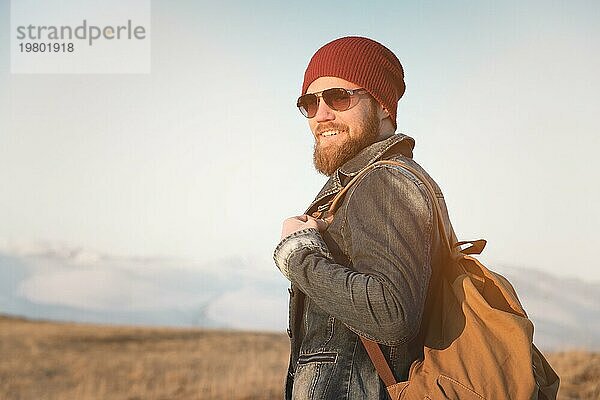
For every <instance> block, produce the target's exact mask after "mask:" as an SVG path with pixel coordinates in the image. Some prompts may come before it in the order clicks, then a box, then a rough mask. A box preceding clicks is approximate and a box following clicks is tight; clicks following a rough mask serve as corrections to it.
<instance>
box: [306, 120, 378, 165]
mask: <svg viewBox="0 0 600 400" xmlns="http://www.w3.org/2000/svg"><path fill="white" fill-rule="evenodd" d="M369 116H370V117H369V118H368V119H367V120H365V121H364V124H362V125H359V126H356V127H355V128H354V130H353V131H352V132H350V130H349V127H348V125H345V124H339V123H334V122H330V123H324V124H322V125H319V126H318V127H317V129H316V133H317V139H315V148H314V153H313V161H314V164H315V168H316V169H317V171H319V172H320V173H322V174H323V175H326V176H331V175H333V173H334V172H335V171H336V170H337V169H338V168H339V167H341V166H342V165H344V164H345V163H346V162H347V161H349V160H351V159H352V158H354V156H356V155H357V154H358V153H359V152H360V151H361V150H362V149H364V148H365V147H367V146H370V145H372V144H373V143H375V142H376V141H377V140H378V138H379V120H378V118H377V114H376V113H375V112H372V113H369ZM327 130H338V131H340V132H341V134H344V135H346V140H344V142H342V143H340V144H337V145H334V144H332V145H330V146H326V147H323V146H322V145H321V144H320V140H321V136H320V132H325V131H327Z"/></svg>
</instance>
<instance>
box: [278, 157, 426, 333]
mask: <svg viewBox="0 0 600 400" xmlns="http://www.w3.org/2000/svg"><path fill="white" fill-rule="evenodd" d="M346 197H347V198H346V199H345V202H347V207H342V208H340V210H339V211H338V214H336V218H343V219H344V220H343V227H342V235H343V240H344V247H345V248H346V252H347V256H348V257H349V258H350V260H351V265H349V266H344V265H340V264H337V263H335V261H334V260H333V257H332V256H331V254H330V252H329V250H328V248H327V245H326V243H325V241H324V240H323V238H322V237H321V235H320V233H319V232H318V231H317V230H316V229H312V228H310V229H305V230H302V231H299V232H296V233H294V234H292V235H290V236H288V237H286V238H284V239H283V240H282V241H281V242H280V243H279V245H278V246H277V248H276V250H275V262H276V264H277V266H278V267H279V269H280V270H281V271H282V273H283V274H284V275H285V276H286V277H287V278H288V279H289V280H290V281H291V282H292V283H294V284H296V285H297V286H298V287H299V288H300V289H301V290H302V291H303V292H304V293H306V295H307V296H309V297H310V298H311V300H312V301H314V302H315V303H316V304H317V305H318V306H319V307H320V308H322V309H323V310H325V311H327V312H328V313H330V314H331V315H333V316H334V317H336V318H337V319H339V320H340V321H342V322H343V323H345V324H346V325H347V326H348V327H349V328H350V329H352V330H353V331H354V332H356V333H358V334H361V335H363V336H365V337H368V338H370V339H372V340H375V341H377V342H379V343H383V344H386V345H398V344H400V343H403V342H406V341H408V340H410V339H412V338H413V337H414V336H415V335H416V334H417V332H418V328H419V326H420V322H421V315H422V312H423V308H424V305H425V297H426V293H427V287H428V284H429V278H430V276H431V267H430V253H431V252H430V248H431V243H432V228H433V217H432V215H433V214H432V209H431V204H430V201H429V199H428V197H427V195H426V192H425V188H424V187H423V183H421V182H420V181H418V180H417V179H416V178H415V177H414V176H413V175H412V174H410V173H409V172H407V171H405V170H402V171H401V170H399V169H398V168H397V167H394V166H387V165H386V166H380V167H377V168H375V169H374V170H373V171H371V172H369V173H368V174H366V175H365V177H364V178H363V179H362V180H361V181H360V182H358V183H357V184H356V186H355V187H354V188H351V189H350V190H349V191H348V193H347V194H346ZM340 214H342V215H340Z"/></svg>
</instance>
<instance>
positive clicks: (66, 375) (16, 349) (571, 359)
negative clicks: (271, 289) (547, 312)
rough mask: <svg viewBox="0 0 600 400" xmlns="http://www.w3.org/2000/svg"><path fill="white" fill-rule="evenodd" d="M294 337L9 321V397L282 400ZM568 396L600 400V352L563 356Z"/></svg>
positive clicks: (1, 339)
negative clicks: (289, 349) (286, 369)
mask: <svg viewBox="0 0 600 400" xmlns="http://www.w3.org/2000/svg"><path fill="white" fill-rule="evenodd" d="M287 357H288V339H287V336H285V335H279V334H267V333H251V332H229V331H227V332H226V331H213V330H191V329H187V330H186V329H166V328H134V327H109V326H97V325H82V324H66V323H65V324H62V323H55V322H38V321H27V320H22V319H15V318H3V317H0V399H2V400H45V399H47V400H50V399H52V400H92V399H94V400H100V399H102V400H105V399H111V400H120V399H123V400H125V399H128V400H146V399H164V400H167V399H169V400H171V399H173V400H177V399H228V400H229V399H231V400H241V399H247V400H249V399H281V398H282V385H283V379H284V375H285V368H286V365H287ZM548 357H549V359H550V362H551V363H552V365H553V366H554V367H555V369H556V370H557V372H558V373H559V375H560V376H561V378H562V386H561V392H560V396H559V398H560V399H563V400H567V399H586V400H588V399H592V400H593V399H600V354H598V353H585V352H568V353H553V354H549V355H548Z"/></svg>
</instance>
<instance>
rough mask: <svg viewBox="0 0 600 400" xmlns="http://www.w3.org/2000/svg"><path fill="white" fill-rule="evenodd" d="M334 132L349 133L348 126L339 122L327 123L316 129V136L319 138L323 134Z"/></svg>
mask: <svg viewBox="0 0 600 400" xmlns="http://www.w3.org/2000/svg"><path fill="white" fill-rule="evenodd" d="M332 130H335V131H348V125H346V124H341V123H338V122H326V123H323V124H319V125H317V128H316V129H315V134H316V135H317V136H318V135H320V134H321V133H323V132H326V131H332Z"/></svg>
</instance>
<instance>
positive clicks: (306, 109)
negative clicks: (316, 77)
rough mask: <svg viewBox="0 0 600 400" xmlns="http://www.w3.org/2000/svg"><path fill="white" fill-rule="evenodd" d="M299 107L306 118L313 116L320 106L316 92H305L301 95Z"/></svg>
mask: <svg viewBox="0 0 600 400" xmlns="http://www.w3.org/2000/svg"><path fill="white" fill-rule="evenodd" d="M296 105H297V106H298V109H299V110H300V112H301V113H302V115H304V116H305V117H306V118H312V117H314V116H315V115H316V114H317V109H318V107H319V104H318V99H317V96H315V95H314V94H305V95H304V96H300V98H299V99H298V103H297V104H296Z"/></svg>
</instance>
